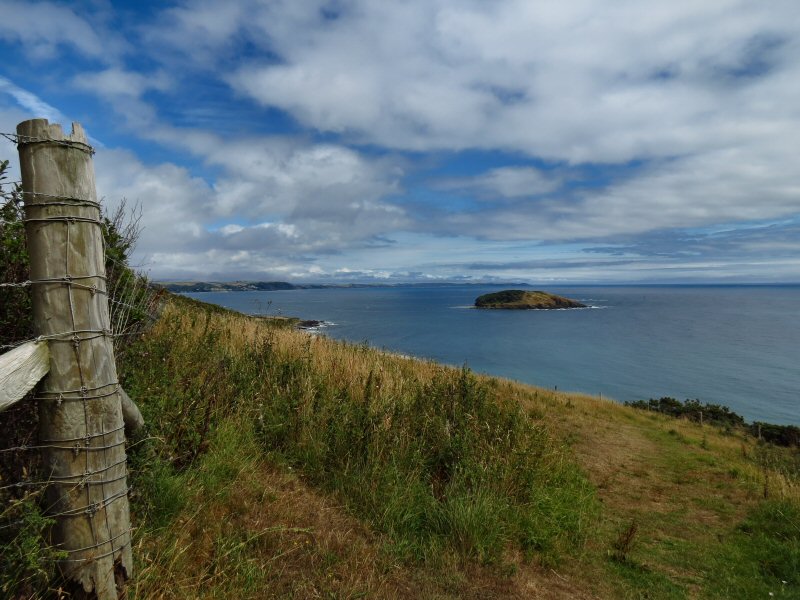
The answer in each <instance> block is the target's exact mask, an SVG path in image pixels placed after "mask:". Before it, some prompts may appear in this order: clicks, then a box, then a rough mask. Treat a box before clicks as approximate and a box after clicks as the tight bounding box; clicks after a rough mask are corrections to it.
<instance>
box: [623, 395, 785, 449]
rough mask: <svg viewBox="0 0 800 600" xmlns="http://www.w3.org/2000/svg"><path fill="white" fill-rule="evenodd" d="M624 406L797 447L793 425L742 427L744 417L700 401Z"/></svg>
mask: <svg viewBox="0 0 800 600" xmlns="http://www.w3.org/2000/svg"><path fill="white" fill-rule="evenodd" d="M625 405H626V406H630V407H632V408H638V409H640V410H650V411H654V412H658V413H661V414H665V415H669V416H671V417H676V418H682V419H689V420H690V421H695V422H697V423H706V424H710V425H717V426H720V427H726V428H728V429H730V428H734V427H735V428H738V429H739V430H741V431H746V432H747V433H749V434H750V435H752V436H755V437H756V438H758V439H760V440H763V441H765V442H769V443H770V444H775V445H777V446H794V447H796V448H800V427H797V426H796V425H775V424H772V423H763V422H761V421H755V422H753V423H750V424H746V423H745V420H744V417H742V416H741V415H738V414H736V413H735V412H733V411H732V410H731V409H730V408H728V407H727V406H721V405H719V404H709V403H707V402H700V400H684V401H683V402H681V401H679V400H676V399H675V398H669V397H663V398H659V399H658V400H655V399H653V398H650V400H647V401H645V400H635V401H633V402H626V403H625Z"/></svg>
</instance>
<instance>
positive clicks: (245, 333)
mask: <svg viewBox="0 0 800 600" xmlns="http://www.w3.org/2000/svg"><path fill="white" fill-rule="evenodd" d="M133 352H134V355H135V358H134V360H133V361H132V364H131V367H130V368H129V369H128V370H127V371H126V372H125V386H126V388H128V389H129V390H130V393H131V395H132V396H134V397H139V398H142V399H143V400H142V409H143V411H144V412H145V418H146V419H147V420H148V422H149V423H150V424H151V425H150V434H151V436H156V437H158V438H159V440H160V442H159V445H158V454H159V456H160V457H161V458H162V459H167V460H168V462H169V464H170V466H171V468H176V467H177V468H180V467H182V466H186V465H188V464H190V463H192V462H193V461H194V460H195V459H196V458H197V456H198V455H199V454H200V453H202V451H203V450H204V448H205V447H206V446H207V443H208V437H209V431H210V429H213V428H214V427H216V426H217V425H218V423H219V422H220V421H221V420H223V419H225V418H227V417H230V416H231V415H237V418H239V419H246V420H248V421H249V422H252V423H254V424H255V433H256V437H257V440H258V442H259V444H260V445H261V448H262V449H263V452H264V453H265V455H267V456H269V457H271V459H273V460H275V461H278V462H281V463H283V464H284V465H287V466H290V467H293V468H295V469H298V470H300V472H302V473H303V475H304V477H305V478H306V479H307V480H308V481H310V482H312V483H313V484H314V485H316V486H318V487H320V488H323V489H325V490H328V491H329V492H331V493H334V494H335V495H336V496H337V497H339V498H340V499H341V501H342V502H343V503H344V504H345V505H346V506H347V507H348V509H349V510H350V511H351V512H352V513H353V514H355V515H357V516H359V517H360V518H362V519H364V520H366V521H367V522H368V523H369V524H370V525H371V526H372V527H373V528H374V529H375V530H377V531H379V532H382V533H384V534H387V535H388V537H389V539H390V540H391V546H392V549H393V552H394V553H395V554H396V555H397V556H399V557H401V558H403V559H405V560H422V559H425V560H428V561H431V560H436V559H437V557H440V556H441V555H442V553H443V552H444V553H448V552H453V553H456V554H457V555H459V556H461V557H463V558H470V559H476V560H478V561H481V562H484V563H492V562H498V561H502V560H503V557H504V556H505V555H507V554H508V553H520V552H521V553H522V554H524V555H525V556H526V557H528V558H538V559H540V560H541V561H543V562H548V563H550V562H554V561H557V560H558V557H559V556H560V555H562V554H563V553H565V552H572V551H575V550H577V549H579V548H580V547H581V545H582V542H583V540H584V538H585V535H586V531H587V525H588V524H590V523H591V522H592V520H593V519H594V518H595V516H596V514H597V504H596V500H595V498H594V494H593V490H592V487H591V486H590V485H589V484H588V482H587V481H586V479H585V478H584V477H583V476H582V474H581V473H580V471H579V469H578V468H577V467H576V466H575V464H574V463H573V462H571V461H570V460H569V459H568V458H567V456H566V454H565V450H564V449H563V448H561V447H559V446H558V445H557V444H555V443H554V441H553V439H552V437H551V436H550V435H549V434H548V432H547V430H546V429H545V428H544V427H543V426H542V425H541V423H539V422H537V421H536V420H535V419H533V418H532V417H531V416H530V415H529V414H528V413H527V412H526V411H525V410H523V409H522V408H521V407H520V405H519V404H518V403H517V402H512V401H510V400H508V399H506V398H504V397H503V396H502V395H501V394H499V393H498V389H499V388H498V386H496V385H494V384H492V383H491V381H488V380H483V379H481V378H478V377H476V376H474V375H473V374H472V373H470V372H469V370H467V369H461V370H458V369H452V368H447V367H442V366H439V365H435V364H432V363H421V362H419V361H411V360H408V359H405V358H402V357H398V356H394V355H389V354H386V353H382V352H379V351H376V350H372V349H369V348H366V347H364V346H351V345H346V344H342V343H338V342H334V341H331V340H328V339H324V338H313V337H309V336H308V335H306V334H303V333H299V332H295V331H292V330H290V329H287V328H285V327H280V326H274V325H271V324H269V323H266V322H258V321H256V320H253V319H247V318H244V317H242V316H240V315H235V314H232V313H226V312H224V311H216V314H213V315H212V314H210V313H209V312H207V311H205V310H195V309H193V308H192V305H191V303H189V302H187V301H186V300H182V301H176V302H174V303H173V304H171V305H170V306H169V307H168V308H167V310H166V311H165V314H164V315H163V316H162V318H161V320H160V323H159V325H158V326H157V327H156V329H155V330H154V331H153V332H152V333H151V334H150V336H149V339H148V341H147V342H146V343H144V344H143V345H142V346H141V347H140V348H138V349H136V350H134V351H133ZM150 447H151V448H153V446H152V445H151V446H150ZM159 468H161V467H159ZM158 480H159V479H158V478H155V479H154V480H151V481H158ZM148 485H150V484H148ZM153 492H155V495H156V496H161V497H167V498H168V497H169V496H170V493H169V490H168V489H165V490H158V489H153V490H151V493H149V494H148V495H149V496H152V495H153ZM152 517H153V519H155V520H156V521H159V522H160V521H162V520H163V515H162V516H159V511H156V512H155V513H153V515H152Z"/></svg>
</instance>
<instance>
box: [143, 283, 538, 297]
mask: <svg viewBox="0 0 800 600" xmlns="http://www.w3.org/2000/svg"><path fill="white" fill-rule="evenodd" d="M154 283H155V285H158V286H161V287H163V288H165V289H166V290H168V291H170V292H175V293H178V294H180V293H198V292H274V291H283V290H328V289H358V288H399V287H453V286H465V285H470V286H483V287H508V286H516V287H526V288H527V287H530V284H527V283H518V282H517V283H514V282H511V283H509V282H503V283H485V282H441V281H437V282H430V281H427V282H424V283H289V282H288V281H156V282H154Z"/></svg>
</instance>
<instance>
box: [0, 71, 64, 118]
mask: <svg viewBox="0 0 800 600" xmlns="http://www.w3.org/2000/svg"><path fill="white" fill-rule="evenodd" d="M0 93H5V94H8V95H9V96H11V97H12V98H14V100H15V101H16V103H17V104H18V105H19V106H21V107H22V108H24V109H25V110H26V111H28V114H30V115H36V117H37V118H44V119H48V120H49V121H50V122H52V123H66V122H67V118H66V117H65V116H64V115H63V114H61V111H59V110H58V109H57V108H56V107H54V106H51V105H50V104H48V103H47V102H45V101H44V100H42V99H41V98H39V97H38V96H36V95H35V94H32V93H31V92H29V91H28V90H25V89H23V88H21V87H19V86H18V85H16V84H15V83H13V82H12V81H10V80H9V79H6V78H5V77H2V76H0ZM21 120H24V119H21ZM15 129H16V128H14V130H15ZM3 131H13V130H12V129H7V130H6V129H4V130H3Z"/></svg>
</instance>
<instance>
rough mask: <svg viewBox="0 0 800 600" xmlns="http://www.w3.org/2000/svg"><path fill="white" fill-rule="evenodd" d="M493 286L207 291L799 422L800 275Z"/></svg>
mask: <svg viewBox="0 0 800 600" xmlns="http://www.w3.org/2000/svg"><path fill="white" fill-rule="evenodd" d="M500 289H502V288H499V287H496V286H480V285H452V286H409V287H402V286H398V287H365V288H323V289H300V290H281V291H247V292H204V293H191V294H187V295H188V296H191V297H194V298H196V299H198V300H202V301H204V302H210V303H214V304H219V305H221V306H225V307H228V308H232V309H234V310H237V311H241V312H244V313H249V314H259V315H281V316H292V317H299V318H301V319H309V320H318V321H322V322H323V323H322V325H321V326H320V327H317V328H316V331H317V332H318V334H320V335H326V336H329V337H331V338H336V339H342V340H349V341H351V342H356V343H366V344H369V345H370V346H374V347H376V348H381V349H385V350H388V351H391V352H396V353H400V354H406V355H411V356H416V357H420V358H425V359H431V360H435V361H438V362H441V363H445V364H449V365H455V366H464V365H466V366H467V367H469V368H470V369H472V370H473V371H475V372H479V373H487V374H490V375H497V376H501V377H506V378H510V379H514V380H518V381H521V382H524V383H530V384H534V385H537V386H541V387H545V388H550V389H558V390H561V391H573V392H583V393H587V394H593V395H602V397H604V398H610V399H613V400H617V401H619V402H624V401H632V400H646V399H649V398H660V397H662V396H671V397H673V398H677V399H679V400H684V399H699V400H700V401H701V402H709V403H714V404H722V405H725V406H728V407H729V408H730V409H731V410H733V411H735V412H736V413H738V414H740V415H742V416H743V417H745V419H747V420H748V421H765V422H770V423H778V424H794V425H800V285H775V286H755V285H753V286H745V285H741V286H739V285H718V286H694V285H691V286H689V285H683V286H674V285H670V286H666V285H665V286H603V287H600V286H573V287H548V288H546V291H548V292H551V293H555V294H559V295H563V296H567V297H569V298H573V299H575V300H579V301H580V302H582V303H584V304H586V305H588V306H589V308H585V309H568V310H478V309H474V308H472V305H473V303H474V301H475V298H477V297H478V296H479V295H481V294H484V293H489V292H494V291H498V290H500Z"/></svg>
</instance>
